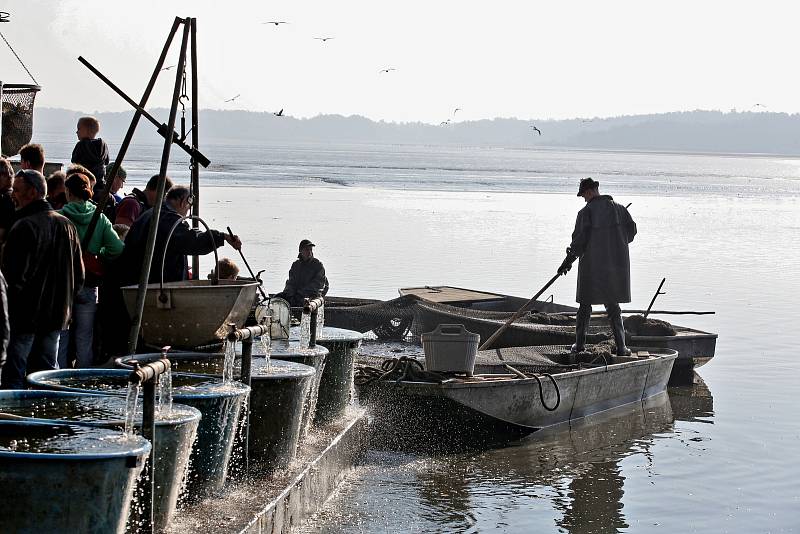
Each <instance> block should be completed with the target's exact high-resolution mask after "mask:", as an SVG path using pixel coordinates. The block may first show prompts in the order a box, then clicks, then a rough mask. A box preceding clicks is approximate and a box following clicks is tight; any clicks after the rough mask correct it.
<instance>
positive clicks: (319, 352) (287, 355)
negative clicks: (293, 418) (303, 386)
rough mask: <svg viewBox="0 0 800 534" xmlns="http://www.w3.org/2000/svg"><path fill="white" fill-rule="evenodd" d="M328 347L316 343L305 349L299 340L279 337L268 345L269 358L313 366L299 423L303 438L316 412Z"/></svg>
mask: <svg viewBox="0 0 800 534" xmlns="http://www.w3.org/2000/svg"><path fill="white" fill-rule="evenodd" d="M328 354H329V353H328V349H326V348H325V347H323V346H322V345H316V346H314V347H309V348H305V349H301V348H300V344H299V342H295V341H291V342H290V341H287V340H285V339H279V340H275V341H273V342H272V345H271V346H270V358H272V359H273V360H282V361H287V362H294V363H300V364H303V365H308V366H310V367H313V368H314V370H315V371H316V373H315V375H314V380H313V381H312V383H311V389H310V390H309V392H308V399H309V401H308V402H307V403H306V404H305V406H304V408H303V420H302V422H301V423H300V438H301V439H303V438H305V436H306V434H307V433H308V431H309V430H310V429H311V424H312V423H313V422H314V419H315V417H316V414H317V403H318V399H319V388H320V385H321V383H322V376H323V373H324V372H325V365H326V362H327V360H328Z"/></svg>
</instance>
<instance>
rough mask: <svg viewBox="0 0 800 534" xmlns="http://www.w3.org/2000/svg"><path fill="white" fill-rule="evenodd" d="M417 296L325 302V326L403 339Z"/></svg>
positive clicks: (412, 315) (411, 317) (410, 321)
mask: <svg viewBox="0 0 800 534" xmlns="http://www.w3.org/2000/svg"><path fill="white" fill-rule="evenodd" d="M418 300H419V299H418V298H417V297H415V296H413V295H406V296H402V297H398V298H396V299H392V300H387V301H372V302H370V301H365V302H367V303H366V304H362V305H349V304H350V303H337V302H336V300H335V299H331V300H328V301H326V304H325V325H326V326H332V327H336V328H344V329H346V330H355V331H356V332H361V333H364V332H369V331H370V330H371V331H373V332H374V333H375V335H376V336H378V337H379V338H380V339H403V338H404V337H405V336H406V334H407V333H408V331H409V329H410V328H411V324H412V322H413V320H414V308H415V305H416V303H417V302H418Z"/></svg>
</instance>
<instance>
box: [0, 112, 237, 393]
mask: <svg viewBox="0 0 800 534" xmlns="http://www.w3.org/2000/svg"><path fill="white" fill-rule="evenodd" d="M99 130H100V126H99V123H98V121H97V120H96V119H94V118H93V117H82V118H81V119H80V120H79V121H78V128H77V134H78V143H77V144H76V146H75V150H74V151H73V153H72V163H71V164H70V165H69V166H68V167H67V168H66V170H65V171H63V172H62V171H57V172H54V173H52V174H51V175H50V176H47V177H45V175H44V166H45V153H44V149H43V148H42V146H41V145H38V144H28V145H25V146H24V147H23V148H22V149H21V150H20V153H19V155H20V170H19V171H18V172H17V173H14V170H13V168H12V166H11V163H10V162H9V161H8V160H7V159H4V158H0V246H1V247H2V261H1V262H0V363H2V370H1V371H0V388H3V389H19V388H23V387H25V377H26V375H27V374H29V373H31V372H34V371H38V370H43V369H58V368H67V367H73V366H76V367H88V366H91V365H94V364H97V363H101V362H105V361H106V360H107V359H108V358H109V357H111V356H114V355H118V354H121V353H123V352H124V351H125V350H126V348H127V347H126V346H127V339H128V332H129V328H130V319H129V317H128V313H127V310H126V308H125V305H124V301H123V300H122V291H121V289H120V288H121V287H123V286H125V285H130V284H137V283H138V282H139V278H140V273H141V272H142V267H143V262H144V256H145V248H146V242H147V237H148V233H149V228H150V223H151V220H152V217H153V210H152V207H153V206H154V205H155V204H156V201H157V197H156V195H157V189H158V182H159V177H158V176H153V177H152V178H151V179H150V180H149V182H148V183H147V186H146V187H145V189H144V191H140V190H139V189H135V188H134V189H133V191H132V192H131V193H130V194H128V195H126V196H122V195H121V194H120V191H121V190H122V188H123V186H124V184H125V180H126V178H127V173H126V172H125V170H124V169H122V168H119V169H118V171H117V173H116V175H115V176H114V178H113V183H111V186H110V187H109V188H107V187H106V177H107V175H108V174H109V172H110V170H111V168H112V166H113V162H112V161H110V159H109V150H108V147H107V146H106V143H105V142H104V141H103V140H102V139H100V138H99V137H98V133H99ZM165 185H166V187H165V198H164V200H163V203H162V206H161V212H160V217H159V222H158V229H157V239H156V246H155V252H154V257H153V263H152V265H158V266H160V265H161V262H162V258H163V260H164V266H165V267H164V281H166V282H173V281H180V280H186V279H188V278H190V277H192V276H197V273H191V271H190V269H189V265H188V263H187V255H202V254H207V253H210V252H212V251H213V250H214V249H215V248H217V247H221V246H223V245H224V244H226V243H227V244H229V245H231V246H232V247H233V248H235V249H237V250H238V249H240V248H241V241H240V239H239V238H238V236H235V235H230V234H228V233H225V232H220V231H217V230H209V231H205V232H202V231H200V230H197V229H192V228H191V227H190V225H189V224H188V223H187V222H186V221H185V220H184V221H181V222H180V223H179V224H178V226H177V228H176V229H175V231H174V234H173V236H172V238H171V240H170V242H169V246H168V247H167V248H166V250H165V248H164V247H165V244H166V240H167V234H168V233H169V231H170V229H171V228H172V226H173V225H174V224H175V223H177V222H178V221H179V220H180V219H181V218H182V217H184V216H186V215H187V214H188V213H189V211H190V210H191V206H192V203H193V202H194V198H193V196H192V193H191V190H190V189H189V188H188V187H185V186H182V185H173V184H172V181H171V180H170V179H169V178H168V177H165ZM106 190H108V191H109V192H108V197H107V198H106V202H105V208H104V209H103V212H102V213H101V214H100V215H99V217H98V219H97V222H96V225H95V226H94V227H93V228H92V231H91V235H89V228H90V222H91V221H92V219H93V217H94V215H95V211H96V210H97V209H98V205H100V204H103V203H102V202H100V201H99V199H100V198H101V197H100V196H101V195H102V194H104V193H105V192H106ZM217 269H218V271H219V272H220V275H222V274H223V272H224V273H225V275H226V276H231V275H230V273H231V272H232V270H233V269H235V265H232V262H231V261H230V260H228V259H224V260H222V261H220V265H219V266H218V267H217ZM235 276H236V274H234V275H233V277H235ZM160 278H161V270H160V268H159V269H151V271H150V282H157V281H158V280H160ZM98 309H100V310H101V312H100V313H98Z"/></svg>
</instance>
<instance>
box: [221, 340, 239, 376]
mask: <svg viewBox="0 0 800 534" xmlns="http://www.w3.org/2000/svg"><path fill="white" fill-rule="evenodd" d="M235 362H236V343H232V342H230V341H226V342H225V362H224V365H223V367H222V381H223V382H224V383H225V384H228V383H230V382H232V381H233V364H234V363H235Z"/></svg>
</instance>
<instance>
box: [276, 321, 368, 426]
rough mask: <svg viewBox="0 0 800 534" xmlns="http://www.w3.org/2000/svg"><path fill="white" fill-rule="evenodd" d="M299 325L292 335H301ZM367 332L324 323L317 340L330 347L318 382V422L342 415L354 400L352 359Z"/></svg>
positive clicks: (297, 337) (315, 420)
mask: <svg viewBox="0 0 800 534" xmlns="http://www.w3.org/2000/svg"><path fill="white" fill-rule="evenodd" d="M299 336H300V329H299V328H294V329H292V334H291V336H290V339H291V340H292V341H294V340H297V339H299ZM363 337H364V336H363V335H362V334H361V333H359V332H356V331H354V330H345V329H343V328H331V327H328V326H325V327H323V328H322V332H320V333H319V334H318V335H317V344H318V345H321V346H323V347H325V348H327V349H328V357H327V358H326V360H325V368H324V369H323V371H322V376H321V377H320V382H319V395H318V396H317V410H316V414H315V416H314V423H315V424H325V423H329V422H331V421H333V420H334V419H336V418H338V417H339V416H341V415H342V414H343V413H344V411H345V409H346V408H347V406H348V405H349V404H350V402H351V401H352V400H353V363H354V362H355V360H356V356H357V355H358V348H359V346H361V340H362V338H363Z"/></svg>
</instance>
